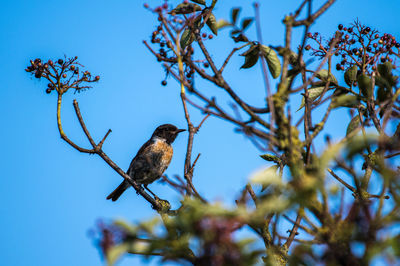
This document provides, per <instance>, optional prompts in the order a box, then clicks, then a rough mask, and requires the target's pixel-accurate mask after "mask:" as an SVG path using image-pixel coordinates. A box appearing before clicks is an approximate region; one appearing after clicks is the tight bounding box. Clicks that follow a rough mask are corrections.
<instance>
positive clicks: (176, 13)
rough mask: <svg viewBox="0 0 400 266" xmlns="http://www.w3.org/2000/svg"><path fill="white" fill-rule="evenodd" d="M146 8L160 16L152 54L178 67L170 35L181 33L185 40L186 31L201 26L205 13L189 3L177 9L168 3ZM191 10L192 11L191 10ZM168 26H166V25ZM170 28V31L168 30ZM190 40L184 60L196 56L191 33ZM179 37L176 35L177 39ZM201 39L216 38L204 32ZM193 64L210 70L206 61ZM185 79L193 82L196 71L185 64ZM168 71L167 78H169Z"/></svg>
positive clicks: (197, 61)
mask: <svg viewBox="0 0 400 266" xmlns="http://www.w3.org/2000/svg"><path fill="white" fill-rule="evenodd" d="M144 7H145V8H146V9H148V10H149V11H151V12H153V13H155V14H157V15H158V21H159V25H158V26H157V28H156V29H155V30H154V31H153V32H152V33H151V36H150V42H151V43H152V44H155V45H157V46H158V47H157V48H156V49H154V50H153V49H151V50H152V52H153V53H154V54H155V55H156V56H157V61H159V62H166V63H168V64H170V65H171V67H174V66H176V64H177V58H176V55H175V53H174V49H176V48H175V43H173V41H172V39H171V36H170V34H171V33H172V32H175V33H178V32H179V33H180V39H181V40H182V39H184V38H185V37H184V35H185V32H184V31H185V30H187V29H193V28H197V27H199V26H200V22H201V19H202V18H203V17H204V16H205V15H204V14H203V12H200V11H201V9H199V8H198V6H195V5H193V4H191V3H189V1H183V2H182V4H180V5H178V6H177V7H176V8H174V9H171V8H170V7H169V6H168V4H167V3H164V4H162V5H161V6H158V7H156V8H151V7H150V6H149V5H148V4H147V3H145V4H144ZM189 9H190V10H189ZM165 24H166V25H165ZM167 27H168V29H167ZM189 35H191V36H190V40H191V41H189V42H188V43H187V46H186V47H184V46H182V42H181V48H183V49H182V52H183V60H184V61H185V58H191V57H192V56H193V54H194V49H193V47H192V45H191V43H192V42H193V41H194V40H195V36H194V33H193V32H190V33H189ZM176 37H177V36H176V35H175V38H176ZM200 38H201V39H202V40H211V39H213V38H214V36H213V35H212V34H208V33H206V32H203V33H201V34H200ZM193 62H196V63H203V67H204V68H208V67H209V64H208V63H207V62H204V60H196V61H194V60H193ZM184 73H185V77H186V78H187V79H188V82H190V83H192V82H193V77H194V73H195V70H194V69H193V68H191V67H190V66H188V65H186V64H185V69H184ZM168 74H169V73H168V71H167V76H168ZM161 85H163V86H166V85H167V81H166V79H164V80H162V82H161Z"/></svg>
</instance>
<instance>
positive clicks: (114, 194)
mask: <svg viewBox="0 0 400 266" xmlns="http://www.w3.org/2000/svg"><path fill="white" fill-rule="evenodd" d="M129 186H130V185H129V183H128V182H126V181H125V180H124V181H123V182H122V183H121V184H120V185H119V186H118V187H117V188H116V189H115V190H114V191H113V192H111V194H110V195H108V196H107V199H108V200H109V199H111V200H112V201H116V200H117V199H118V198H119V197H120V196H121V195H122V193H124V191H125V190H127V189H128V188H129Z"/></svg>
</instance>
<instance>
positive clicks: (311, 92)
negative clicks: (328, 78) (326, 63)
mask: <svg viewBox="0 0 400 266" xmlns="http://www.w3.org/2000/svg"><path fill="white" fill-rule="evenodd" d="M324 89H325V87H315V88H310V89H308V100H309V101H310V102H313V101H314V100H315V99H317V98H318V97H319V96H320V95H321V94H322V92H323V91H324ZM304 105H306V100H305V97H304V96H303V98H302V99H301V104H300V107H299V109H297V111H299V110H300V109H301V108H303V107H304ZM297 111H296V112H297Z"/></svg>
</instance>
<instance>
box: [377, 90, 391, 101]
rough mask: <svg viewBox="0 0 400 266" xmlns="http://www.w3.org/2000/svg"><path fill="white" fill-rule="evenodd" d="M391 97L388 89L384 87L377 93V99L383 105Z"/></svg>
mask: <svg viewBox="0 0 400 266" xmlns="http://www.w3.org/2000/svg"><path fill="white" fill-rule="evenodd" d="M389 97H390V93H389V91H388V90H386V88H384V87H379V88H378V90H377V92H376V99H377V101H378V102H380V103H382V102H384V101H386V100H388V99H389Z"/></svg>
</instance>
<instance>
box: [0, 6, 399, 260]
mask: <svg viewBox="0 0 400 266" xmlns="http://www.w3.org/2000/svg"><path fill="white" fill-rule="evenodd" d="M148 2H149V4H150V5H152V6H155V5H156V4H157V3H161V1H154V0H149V1H148ZM172 2H173V3H178V1H172ZM220 2H221V3H219V4H218V5H217V7H216V11H215V13H216V16H217V18H223V17H225V18H228V17H229V9H230V6H241V5H247V3H249V2H250V1H237V0H236V1H220ZM260 2H261V16H262V24H263V35H264V42H265V43H267V44H273V45H280V44H282V42H283V26H282V23H281V21H282V18H283V17H284V15H285V14H287V13H289V12H290V11H292V10H294V8H295V7H297V5H298V2H299V1H289V0H285V1H275V3H276V4H273V2H272V1H260ZM315 2H317V6H318V3H321V2H322V1H315ZM143 3H144V1H139V0H130V1H127V0H121V1H103V0H99V1H77V0H71V1H45V0H41V1H39V0H38V1H34V0H30V1H27V0H20V1H2V2H1V4H2V8H1V9H0V29H1V31H0V58H1V65H2V66H1V68H0V69H1V71H0V84H1V89H0V114H1V115H0V119H1V125H2V129H1V130H0V144H1V147H2V152H1V154H0V161H1V165H2V174H1V178H0V195H1V197H2V201H1V203H0V213H1V219H0V228H2V232H1V236H2V241H1V242H0V257H1V262H0V264H2V265H14V266H25V265H32V266H34V265H101V264H102V261H101V258H100V256H99V253H98V250H97V249H96V247H95V246H94V245H93V243H92V240H91V239H90V238H89V237H88V234H87V232H88V230H89V229H91V228H94V226H95V222H96V220H97V219H99V218H103V219H111V218H116V217H123V218H125V219H126V220H129V221H138V220H141V219H143V218H149V217H151V216H152V215H154V211H152V210H151V208H150V206H149V204H148V203H147V202H145V201H144V200H143V199H141V198H140V197H138V196H137V195H136V194H135V193H134V191H133V190H131V191H129V192H127V193H125V194H124V195H123V196H122V197H121V199H120V200H119V201H118V202H116V203H115V202H110V201H106V200H105V197H106V196H107V195H108V193H109V192H111V191H112V190H113V189H114V188H115V186H117V185H118V184H119V183H120V182H121V180H122V179H121V177H120V176H118V175H117V174H116V173H115V172H114V171H113V170H112V169H111V168H110V167H108V166H107V165H106V164H105V163H104V162H103V161H102V160H101V159H99V158H98V157H96V156H89V155H87V154H80V153H79V152H77V151H75V150H74V149H72V148H71V147H70V146H68V145H67V144H66V143H64V142H63V141H62V140H61V139H60V137H59V135H58V131H57V127H56V120H55V110H56V109H55V108H56V95H55V94H54V93H52V94H51V95H47V94H45V92H44V90H45V86H46V83H45V82H43V81H42V82H39V81H37V80H36V79H33V78H31V77H30V76H29V75H28V74H27V73H26V72H25V71H24V68H25V67H26V66H27V64H28V63H29V60H30V59H34V58H36V57H41V58H53V59H55V58H60V57H63V56H64V54H65V55H67V56H75V55H77V56H79V59H80V62H81V63H82V64H84V65H85V66H86V67H87V68H88V69H89V70H90V71H91V72H92V73H95V74H99V75H100V76H101V80H100V82H99V83H98V85H96V86H95V88H93V89H91V90H89V91H87V92H84V93H81V94H76V95H73V94H72V93H69V94H68V95H67V96H66V97H65V99H64V106H63V113H62V115H63V123H64V128H65V131H66V133H67V134H68V135H69V136H70V138H71V139H72V140H74V141H76V142H78V143H80V144H82V145H86V146H88V143H87V141H86V139H85V138H84V135H83V133H82V132H81V130H80V128H79V124H78V122H77V120H76V117H75V114H74V112H73V108H72V99H74V98H77V99H78V101H79V103H80V106H81V111H82V113H83V116H84V119H85V120H86V122H87V126H88V128H89V129H90V131H91V132H92V134H93V137H94V138H96V139H97V140H98V139H99V138H101V137H102V136H103V135H104V134H105V132H106V131H107V129H108V128H111V129H112V130H113V132H112V133H111V135H110V137H109V138H108V140H107V142H106V143H105V145H104V150H105V152H106V153H107V154H108V155H109V156H110V157H111V158H112V159H113V160H114V161H115V162H117V163H118V164H119V165H120V166H121V167H122V168H123V169H127V167H128V165H129V163H130V161H131V159H132V157H133V156H134V155H135V154H136V151H137V150H138V149H139V148H140V146H141V145H142V144H143V143H144V142H145V141H146V140H147V139H148V138H149V136H150V135H151V133H152V131H153V130H154V128H155V127H156V126H157V125H159V124H162V123H173V124H175V125H177V126H179V127H184V126H185V120H184V116H183V112H182V107H181V103H180V101H179V88H178V85H177V84H176V83H175V82H174V81H173V80H168V86H166V87H162V86H161V85H160V82H161V80H162V79H163V77H164V72H163V70H162V69H161V67H160V66H159V64H157V62H156V60H155V59H154V58H153V56H152V55H151V54H150V53H149V52H148V51H147V50H146V49H145V47H144V45H143V44H142V40H143V39H148V37H149V36H150V34H151V32H152V31H153V30H154V28H155V25H156V24H155V21H156V19H155V16H154V15H153V14H151V13H149V12H147V11H146V10H145V9H144V8H143ZM294 3H295V4H294ZM252 11H253V10H252V8H251V7H250V6H248V5H247V7H246V9H245V10H244V11H243V14H244V16H252V14H253V13H252ZM399 12H400V3H399V2H398V1H396V0H387V1H365V0H364V1H362V0H352V1H345V0H341V1H338V2H337V3H336V4H335V5H334V6H333V7H332V8H331V9H330V10H329V11H328V12H327V13H326V14H325V15H324V16H323V17H322V18H321V19H320V20H319V24H318V25H316V26H314V27H313V28H312V30H313V31H320V32H322V33H325V34H330V33H332V32H333V31H334V30H336V26H337V24H338V23H343V24H348V23H350V22H352V21H353V20H354V19H355V18H359V19H360V20H361V21H362V22H363V23H365V24H368V25H369V26H371V27H374V28H377V29H379V30H380V31H381V32H388V33H391V34H393V35H395V36H396V37H400V28H399V27H398V16H399ZM251 34H252V36H254V30H251V31H250V35H251ZM221 36H222V37H224V36H226V33H225V34H221ZM208 45H209V47H210V49H213V52H212V54H213V55H214V56H215V57H216V58H217V60H222V58H224V57H225V56H226V54H227V51H228V50H227V49H226V47H231V45H232V43H231V42H225V41H220V40H218V39H216V40H212V41H210V42H208ZM242 62H243V58H239V57H237V58H235V59H234V60H233V61H232V65H231V66H230V67H229V69H228V70H227V71H228V72H230V74H228V75H227V79H228V80H231V84H232V85H233V86H234V87H235V88H237V91H238V93H239V94H240V95H241V96H242V97H243V98H245V99H248V100H250V101H252V102H254V103H256V104H262V102H263V94H262V92H263V91H264V89H263V83H262V79H261V76H260V68H259V67H255V68H253V69H251V70H241V71H238V69H239V67H240V65H241V64H242ZM198 84H199V86H204V89H205V90H207V91H208V92H210V93H211V94H214V93H215V94H216V95H220V92H218V91H216V90H215V89H214V88H212V87H211V86H210V85H207V84H206V83H201V82H199V83H198ZM292 104H293V108H295V107H297V106H298V104H299V102H293V103H292ZM193 119H194V121H195V122H196V121H200V120H201V115H198V113H196V112H195V114H193ZM346 119H347V116H346ZM328 126H329V127H330V128H331V129H334V130H335V131H334V134H336V135H341V134H344V132H345V128H335V125H334V123H333V124H332V123H331V124H329V125H328ZM186 140H187V135H185V134H183V135H182V136H180V137H179V138H178V139H177V141H176V143H174V147H175V156H174V159H173V161H172V163H171V166H170V167H169V169H168V170H167V172H166V173H167V174H168V175H173V174H180V175H181V174H182V172H183V161H184V151H185V147H186ZM197 152H201V153H202V156H201V157H200V160H199V162H198V164H197V167H196V171H195V180H194V182H195V184H196V186H197V187H198V190H199V191H200V193H202V194H204V195H205V196H206V197H207V198H209V199H214V200H217V199H220V200H224V201H226V202H227V203H232V202H233V199H234V198H235V197H236V196H237V195H238V191H239V188H240V187H241V186H243V185H244V184H245V183H246V180H247V179H248V177H249V174H250V173H251V172H253V171H254V170H255V169H257V168H259V167H261V166H263V165H264V164H265V162H264V161H263V160H262V159H260V158H258V156H257V155H258V154H259V153H258V151H257V150H256V149H255V148H254V147H253V146H252V145H251V143H250V142H249V141H248V140H246V139H245V138H244V137H243V136H241V135H238V134H235V133H234V132H233V127H232V126H231V125H230V124H228V123H226V122H221V121H219V120H217V119H216V118H211V119H209V120H208V121H207V122H206V123H205V124H204V126H203V128H202V129H201V131H200V133H199V135H198V136H197V137H196V139H195V143H194V153H195V154H196V153H197ZM151 188H152V189H153V190H154V191H155V192H156V193H157V194H159V195H161V196H162V197H163V198H166V199H170V200H171V201H172V202H175V203H176V200H177V199H178V197H177V194H175V193H174V192H173V191H171V189H170V188H168V187H166V186H163V185H161V184H159V183H156V184H153V185H152V186H151ZM142 263H144V262H143V260H142V259H140V258H139V257H135V258H134V257H129V258H124V259H123V260H122V261H121V263H120V265H140V264H142ZM153 264H154V265H156V264H157V261H153Z"/></svg>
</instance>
